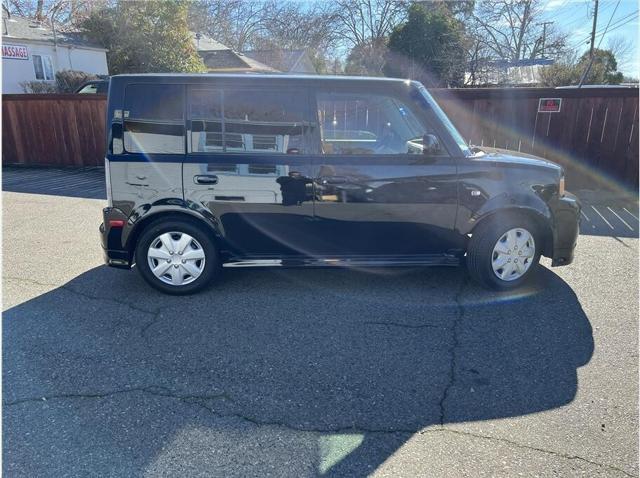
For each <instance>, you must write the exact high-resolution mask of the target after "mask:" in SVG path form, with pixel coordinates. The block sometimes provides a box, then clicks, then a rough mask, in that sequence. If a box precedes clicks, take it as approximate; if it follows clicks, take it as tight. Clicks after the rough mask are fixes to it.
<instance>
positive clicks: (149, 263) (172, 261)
mask: <svg viewBox="0 0 640 478" xmlns="http://www.w3.org/2000/svg"><path fill="white" fill-rule="evenodd" d="M136 266H137V268H138V270H139V271H140V274H141V275H142V277H143V278H144V279H145V280H146V281H147V282H148V283H149V284H150V285H151V286H153V287H155V288H156V289H158V290H160V291H162V292H165V293H167V294H191V293H194V292H197V291H199V290H201V289H202V288H203V287H206V286H207V285H208V284H209V283H210V282H211V280H212V279H213V277H214V276H215V274H216V272H217V270H218V268H219V261H218V254H217V251H216V248H215V245H214V243H213V241H212V240H211V238H210V237H209V236H208V235H207V234H206V233H205V232H204V231H203V230H202V229H201V228H199V227H197V226H196V225H194V224H192V223H191V222H189V221H182V220H170V221H166V222H158V223H155V224H152V225H150V226H149V227H147V228H146V229H145V230H144V231H143V233H142V235H141V236H140V239H139V241H138V246H137V247H136Z"/></svg>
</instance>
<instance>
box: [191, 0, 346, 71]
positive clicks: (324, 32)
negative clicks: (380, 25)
mask: <svg viewBox="0 0 640 478" xmlns="http://www.w3.org/2000/svg"><path fill="white" fill-rule="evenodd" d="M335 11H336V8H335V6H334V5H333V4H331V3H330V2H313V3H307V4H305V3H302V2H298V1H293V0H243V1H241V0H199V1H198V2H194V3H191V4H190V9H189V25H190V27H191V29H192V30H193V31H195V32H200V33H205V34H206V35H208V36H210V37H212V38H214V39H216V40H218V41H219V42H221V43H222V44H224V45H226V46H228V47H229V48H231V49H234V50H236V51H244V50H297V49H304V50H306V51H307V53H308V54H309V56H310V58H311V60H312V62H313V63H314V66H315V67H316V69H317V71H321V72H322V71H327V70H329V69H330V67H329V65H330V64H332V63H333V61H332V57H333V56H334V55H335V51H336V40H337V33H336V32H337V17H336V15H335Z"/></svg>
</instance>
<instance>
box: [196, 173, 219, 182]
mask: <svg viewBox="0 0 640 478" xmlns="http://www.w3.org/2000/svg"><path fill="white" fill-rule="evenodd" d="M193 182H194V183H196V184H218V176H215V175H213V174H201V175H199V176H194V177H193Z"/></svg>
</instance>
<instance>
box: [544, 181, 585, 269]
mask: <svg viewBox="0 0 640 478" xmlns="http://www.w3.org/2000/svg"><path fill="white" fill-rule="evenodd" d="M549 207H550V208H551V213H552V214H553V255H552V256H551V265H552V266H553V267H556V266H566V265H568V264H571V263H572V262H573V255H574V250H575V248H576V243H577V241H578V233H579V231H580V209H581V206H580V201H578V198H576V197H575V196H574V195H573V194H571V193H565V195H564V196H562V197H558V198H554V199H553V200H551V201H550V202H549Z"/></svg>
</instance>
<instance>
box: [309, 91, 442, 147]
mask: <svg viewBox="0 0 640 478" xmlns="http://www.w3.org/2000/svg"><path fill="white" fill-rule="evenodd" d="M318 119H319V123H320V136H321V142H322V152H323V154H326V155H332V154H335V155H394V154H402V155H404V154H417V153H421V152H422V147H421V143H422V138H423V136H424V135H425V134H427V133H430V134H433V132H432V131H427V130H428V129H429V128H425V126H424V125H423V124H422V123H421V122H420V120H419V119H418V118H417V117H416V116H415V114H414V113H413V112H412V111H411V109H409V108H408V107H407V106H406V105H405V104H404V103H403V102H401V101H400V100H398V99H396V98H393V97H390V96H384V95H372V94H366V95H365V94H349V93H320V94H318Z"/></svg>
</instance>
